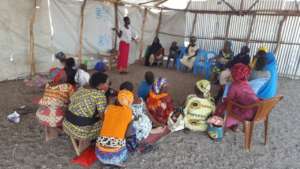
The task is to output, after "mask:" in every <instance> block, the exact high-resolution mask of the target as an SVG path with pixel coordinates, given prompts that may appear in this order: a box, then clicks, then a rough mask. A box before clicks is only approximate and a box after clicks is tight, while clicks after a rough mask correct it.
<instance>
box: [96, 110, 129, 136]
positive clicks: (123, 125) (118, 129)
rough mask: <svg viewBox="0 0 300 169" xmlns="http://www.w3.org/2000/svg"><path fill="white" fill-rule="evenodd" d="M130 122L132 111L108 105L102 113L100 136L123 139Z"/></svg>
mask: <svg viewBox="0 0 300 169" xmlns="http://www.w3.org/2000/svg"><path fill="white" fill-rule="evenodd" d="M131 120H132V110H131V109H130V108H129V107H127V106H116V105H109V106H108V107H107V109H106V111H105V113H104V120H103V124H102V128H101V130H100V136H106V137H114V138H117V139H124V138H125V134H126V130H127V127H128V124H129V123H130V122H131Z"/></svg>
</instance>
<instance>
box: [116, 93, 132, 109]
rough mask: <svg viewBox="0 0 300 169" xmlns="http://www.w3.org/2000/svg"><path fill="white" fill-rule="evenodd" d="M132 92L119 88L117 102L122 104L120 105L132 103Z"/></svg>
mask: <svg viewBox="0 0 300 169" xmlns="http://www.w3.org/2000/svg"><path fill="white" fill-rule="evenodd" d="M133 99H134V97H133V93H132V92H130V91H128V90H121V91H119V93H118V102H119V103H120V104H121V105H122V106H127V107H129V106H131V105H132V103H133Z"/></svg>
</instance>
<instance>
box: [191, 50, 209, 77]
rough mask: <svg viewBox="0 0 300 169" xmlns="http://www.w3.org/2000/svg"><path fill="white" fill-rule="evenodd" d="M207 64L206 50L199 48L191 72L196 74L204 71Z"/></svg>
mask: <svg viewBox="0 0 300 169" xmlns="http://www.w3.org/2000/svg"><path fill="white" fill-rule="evenodd" d="M206 65H207V52H206V51H204V50H199V51H198V53H197V56H196V59H195V62H194V66H193V73H194V75H195V76H196V75H197V74H198V73H203V71H205V72H206Z"/></svg>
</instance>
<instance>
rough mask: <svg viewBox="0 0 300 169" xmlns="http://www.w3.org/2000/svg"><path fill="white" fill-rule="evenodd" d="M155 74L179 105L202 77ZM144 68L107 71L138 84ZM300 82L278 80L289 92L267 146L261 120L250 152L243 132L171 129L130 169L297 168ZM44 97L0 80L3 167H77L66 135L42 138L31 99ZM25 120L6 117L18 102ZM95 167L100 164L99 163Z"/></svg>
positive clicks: (131, 161) (113, 77)
mask: <svg viewBox="0 0 300 169" xmlns="http://www.w3.org/2000/svg"><path fill="white" fill-rule="evenodd" d="M151 70H152V71H153V72H154V73H155V75H157V76H158V75H160V76H163V77H166V78H167V79H168V80H169V82H170V93H171V94H172V96H173V98H174V100H175V103H176V104H177V105H179V104H180V103H182V102H183V101H184V99H185V97H186V96H187V95H188V94H189V93H192V92H193V85H194V83H195V82H196V81H197V80H199V79H200V77H194V76H193V75H192V74H191V73H181V72H177V71H174V70H169V69H164V68H151ZM145 71H147V69H146V68H145V67H142V66H139V65H133V66H131V69H130V74H128V75H125V76H124V75H123V76H120V75H119V74H117V73H116V72H111V73H109V75H110V78H111V80H112V82H113V86H114V87H117V86H118V85H119V84H120V83H121V82H123V81H125V80H129V81H132V82H133V83H134V84H135V85H136V86H137V84H138V83H139V82H140V80H142V79H143V75H144V72H145ZM299 82H300V81H292V80H283V79H281V80H280V88H279V94H282V95H284V96H285V98H284V100H283V101H282V102H281V103H280V104H279V105H278V106H277V108H276V109H274V111H273V112H272V113H271V116H270V128H269V129H270V130H269V133H270V135H269V139H270V142H269V144H268V145H266V146H264V145H263V128H262V127H263V125H258V126H257V127H256V128H255V131H254V138H253V148H252V151H251V152H245V151H244V150H243V134H242V133H231V132H229V133H227V134H226V136H225V138H224V141H223V143H214V142H213V141H211V140H210V139H209V138H208V137H207V136H206V134H205V133H199V132H190V133H183V132H177V133H172V134H171V135H169V136H168V137H166V138H165V139H164V140H163V141H161V142H160V143H159V145H158V150H155V151H153V152H150V153H148V154H142V155H141V154H134V155H131V156H130V157H129V159H128V162H127V163H126V165H127V168H130V169H141V168H143V169H146V168H147V169H148V168H149V169H150V168H151V169H152V168H153V169H165V168H166V169H175V168H178V169H196V168H197V169H198V168H208V169H225V168H226V169H227V168H228V169H229V168H230V169H231V168H235V169H242V168H244V169H246V168H247V169H248V168H249V169H252V168H256V169H292V168H293V169H296V168H300V160H299V159H300V141H299V140H300V133H299V131H300V125H298V124H299V121H300V114H299V102H298V101H299V100H300V95H299V93H300V84H299ZM39 96H41V92H40V91H39V90H36V89H32V88H29V87H26V86H25V85H24V83H23V81H9V82H2V83H0V134H1V135H0V150H1V153H0V168H1V169H40V168H41V169H77V168H80V167H79V166H77V165H72V164H70V160H71V159H72V158H73V157H74V156H75V152H74V151H73V149H72V146H71V143H70V141H69V139H68V137H66V136H61V137H59V138H57V139H55V140H53V141H50V142H48V143H44V135H43V131H42V128H41V126H40V125H39V124H38V123H37V120H36V119H35V111H36V108H37V107H36V106H35V105H33V104H32V99H34V98H37V97H39ZM22 105H26V106H27V108H26V109H25V110H22V111H19V112H20V113H21V114H22V116H21V122H20V123H19V124H12V123H10V122H8V121H7V120H6V116H7V115H8V114H9V113H10V112H12V111H14V110H16V109H17V108H18V107H20V106H22ZM92 168H100V165H99V164H98V163H96V164H95V165H94V166H93V167H92Z"/></svg>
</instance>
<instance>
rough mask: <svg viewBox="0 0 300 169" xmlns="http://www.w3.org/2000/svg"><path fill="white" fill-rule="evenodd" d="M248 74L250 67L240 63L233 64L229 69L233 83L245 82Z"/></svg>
mask: <svg viewBox="0 0 300 169" xmlns="http://www.w3.org/2000/svg"><path fill="white" fill-rule="evenodd" d="M250 74H251V69H250V67H249V66H247V65H244V64H242V63H238V64H235V65H234V66H233V67H232V68H231V75H232V78H233V81H234V82H241V81H247V80H248V77H249V76H250Z"/></svg>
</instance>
